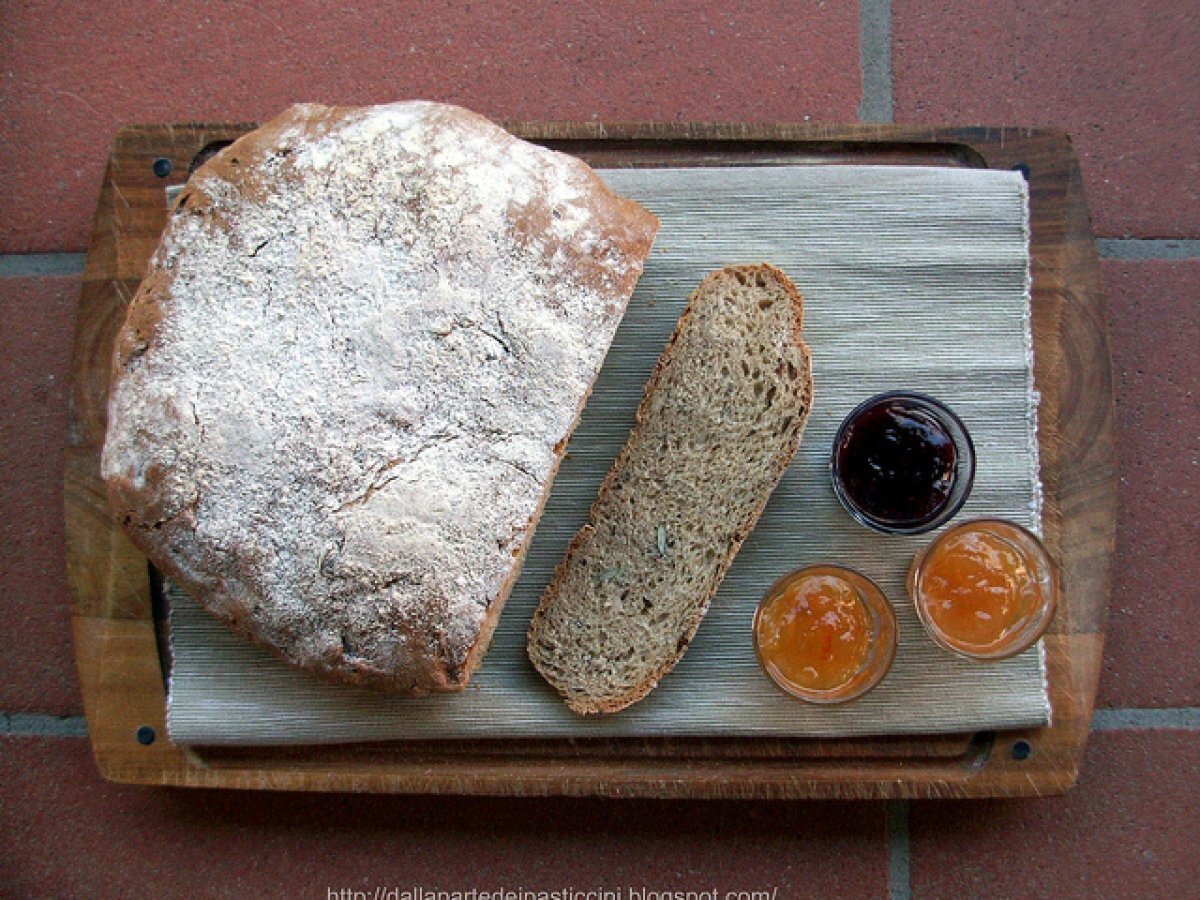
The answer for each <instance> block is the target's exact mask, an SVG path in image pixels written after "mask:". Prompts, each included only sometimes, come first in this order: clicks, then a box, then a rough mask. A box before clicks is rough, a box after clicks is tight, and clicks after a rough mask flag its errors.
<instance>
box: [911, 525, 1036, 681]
mask: <svg viewBox="0 0 1200 900" xmlns="http://www.w3.org/2000/svg"><path fill="white" fill-rule="evenodd" d="M908 593H909V596H910V597H911V598H912V601H913V604H914V605H915V607H916V611H917V615H918V616H919V617H920V619H921V622H922V624H924V626H925V630H926V631H928V632H929V635H930V637H932V638H933V639H934V640H935V641H936V642H937V643H938V644H940V645H941V646H943V647H945V648H946V649H947V650H951V651H953V652H955V653H959V654H961V655H963V656H969V657H972V658H975V659H1002V658H1004V657H1007V656H1015V655H1016V654H1018V653H1020V652H1021V651H1023V650H1026V649H1028V648H1029V647H1031V646H1033V644H1035V643H1036V642H1037V640H1038V638H1040V637H1041V636H1042V633H1043V632H1044V631H1045V630H1046V627H1047V626H1048V625H1049V624H1050V620H1051V619H1052V618H1053V616H1054V608H1055V606H1056V605H1057V603H1058V576H1057V573H1056V571H1055V568H1054V563H1053V562H1052V561H1051V559H1050V556H1049V554H1048V553H1047V552H1046V548H1045V547H1043V546H1042V543H1041V541H1039V540H1038V539H1037V538H1036V537H1035V536H1034V535H1033V534H1031V533H1030V532H1028V531H1026V530H1025V529H1024V528H1021V527H1020V526H1019V525H1015V524H1013V523H1011V522H1005V521H1002V520H999V519H976V520H975V521H971V522H964V523H962V524H961V525H958V526H956V527H954V528H951V529H950V530H948V531H946V532H945V533H943V534H942V535H941V536H940V537H939V538H938V539H937V540H935V541H934V542H933V543H932V544H930V545H929V546H928V547H927V548H926V549H925V550H924V551H923V552H922V553H918V554H917V556H916V557H915V558H914V559H913V562H912V566H911V567H910V569H909V573H908Z"/></svg>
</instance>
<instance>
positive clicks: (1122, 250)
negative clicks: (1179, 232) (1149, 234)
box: [1096, 238, 1200, 259]
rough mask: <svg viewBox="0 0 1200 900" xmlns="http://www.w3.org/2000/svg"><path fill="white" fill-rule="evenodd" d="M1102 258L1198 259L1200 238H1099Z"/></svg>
mask: <svg viewBox="0 0 1200 900" xmlns="http://www.w3.org/2000/svg"><path fill="white" fill-rule="evenodd" d="M1096 252H1097V253H1098V254H1099V255H1100V257H1101V258H1102V259H1196V258H1197V257H1200V240H1192V239H1188V240H1172V239H1167V238H1097V240H1096Z"/></svg>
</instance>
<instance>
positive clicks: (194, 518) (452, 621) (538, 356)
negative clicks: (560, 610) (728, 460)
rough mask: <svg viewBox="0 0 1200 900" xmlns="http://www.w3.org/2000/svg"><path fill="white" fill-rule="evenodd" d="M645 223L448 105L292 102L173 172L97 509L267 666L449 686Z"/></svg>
mask: <svg viewBox="0 0 1200 900" xmlns="http://www.w3.org/2000/svg"><path fill="white" fill-rule="evenodd" d="M657 226H658V223H657V220H656V219H655V218H654V217H653V216H652V215H651V214H650V213H649V212H647V211H646V210H645V209H643V208H642V207H641V206H639V205H638V204H636V203H634V202H632V201H629V200H624V199H622V198H619V197H617V196H616V195H614V194H612V193H611V192H610V191H608V190H607V189H606V188H605V187H604V186H603V184H602V183H601V182H600V180H599V179H598V178H597V177H596V175H595V174H594V173H593V172H592V171H591V170H590V169H588V168H587V167H586V166H585V165H584V164H583V163H581V162H579V161H578V160H575V159H573V158H571V157H568V156H565V155H563V154H559V153H554V152H551V151H549V150H546V149H543V148H540V147H536V146H534V145H531V144H528V143H525V142H523V141H520V140H518V139H516V138H514V137H512V136H511V135H509V134H507V133H506V132H504V131H503V130H501V129H500V128H498V127H496V126H495V125H493V124H492V123H490V122H488V121H487V120H486V119H483V118H481V117H480V116H477V115H475V114H473V113H470V112H467V111H466V110H463V109H459V108H457V107H452V106H445V105H441V104H435V103H425V102H409V103H397V104H392V105H389V106H380V107H365V108H331V107H324V106H316V105H300V106H295V107H292V108H291V109H290V110H288V111H287V112H285V113H284V114H283V115H281V116H279V117H278V118H276V119H275V120H273V121H271V122H269V123H268V124H266V125H264V126H263V127H262V128H260V129H258V130H257V131H255V132H253V133H251V134H249V135H247V136H246V137H244V138H242V139H241V140H239V141H237V142H236V143H234V144H233V145H232V146H230V147H228V148H226V149H225V150H223V151H222V152H221V153H220V154H218V155H217V156H216V157H214V158H213V159H212V160H210V161H209V162H208V163H206V164H205V165H204V166H202V167H201V168H200V169H198V170H197V171H196V172H195V174H193V176H192V178H191V180H190V181H189V183H188V186H187V188H186V189H185V190H184V192H183V193H182V194H181V195H180V197H179V200H178V201H177V206H176V208H175V210H174V213H173V216H172V219H171V221H170V223H169V225H168V227H167V229H166V231H165V233H164V235H163V239H162V242H161V244H160V246H159V248H158V250H157V252H156V253H155V255H154V257H153V259H152V260H151V263H150V267H149V271H148V273H147V276H146V278H145V280H144V281H143V283H142V286H141V288H140V290H139V291H138V293H137V296H136V297H135V298H134V300H133V302H132V303H131V304H130V308H129V312H128V317H127V320H126V322H125V324H124V327H123V328H122V330H121V331H120V333H119V334H118V337H117V343H116V353H115V361H114V365H115V377H114V382H113V388H112V393H111V396H110V402H109V422H108V434H107V439H106V442H105V446H104V454H103V459H102V472H103V475H104V478H105V479H106V481H107V484H108V489H109V497H110V501H111V503H112V505H113V508H114V510H115V512H116V514H117V516H118V517H119V519H120V521H121V523H122V524H123V526H124V527H125V528H126V530H127V531H128V532H129V534H130V536H131V537H132V539H133V540H134V542H135V543H136V544H137V545H138V546H139V547H140V548H141V549H142V550H143V551H144V552H146V554H147V555H148V556H149V557H150V559H151V560H152V561H153V562H154V563H155V564H156V565H158V566H159V567H160V568H162V569H163V570H164V571H166V572H167V573H169V574H170V575H171V576H173V577H174V578H176V579H177V580H179V581H180V582H181V583H182V584H183V585H184V586H185V587H186V588H187V589H188V590H189V591H190V592H191V593H192V594H193V595H194V596H195V597H196V598H197V599H198V600H199V602H200V603H202V604H203V605H204V606H205V607H206V608H207V609H208V610H209V611H210V612H212V613H213V614H215V615H216V616H218V617H220V618H221V619H223V620H225V621H226V622H228V623H229V624H231V625H232V626H233V627H235V628H236V629H238V630H239V631H241V632H244V633H245V634H247V635H249V636H251V637H253V638H254V639H256V640H257V641H259V642H261V643H262V644H264V645H265V646H267V647H269V648H271V649H273V650H275V651H276V652H278V653H279V654H281V655H282V656H283V657H285V658H286V659H288V660H290V661H291V662H293V663H295V664H297V665H300V666H303V667H305V668H308V669H311V670H313V671H316V672H318V673H320V674H322V675H324V676H327V677H331V678H335V679H337V680H342V681H348V682H352V683H359V684H367V685H372V686H376V687H382V688H387V689H391V690H396V691H401V692H409V693H424V692H428V691H438V690H456V689H461V688H462V687H463V686H464V685H465V684H466V683H467V680H468V678H469V677H470V674H471V673H472V671H474V669H475V668H476V667H477V666H478V664H479V661H480V659H481V658H482V655H483V652H484V651H485V650H486V647H487V643H488V641H489V639H490V637H491V632H492V629H493V628H494V626H495V623H496V619H497V617H498V615H499V612H500V609H501V607H502V605H503V603H504V600H505V598H506V597H507V595H508V592H509V589H510V588H511V586H512V583H513V581H514V580H515V579H516V575H517V573H518V571H519V569H520V565H521V562H522V560H523V557H524V553H525V549H526V548H527V546H528V543H529V539H530V537H531V536H532V533H533V529H534V525H535V523H536V521H537V518H538V516H539V515H540V512H541V508H542V506H543V504H544V502H545V499H546V495H547V493H548V490H549V485H550V482H551V480H552V478H553V475H554V472H555V470H556V468H557V466H558V463H559V460H560V459H561V456H562V452H563V449H564V447H565V445H566V442H567V439H568V437H569V435H570V433H571V430H572V429H573V427H574V424H575V421H576V420H577V418H578V415H579V412H580V410H581V409H582V406H583V403H584V401H585V399H586V396H587V393H588V391H589V390H590V388H591V384H592V382H593V380H594V379H595V376H596V374H597V372H598V370H599V368H600V365H601V363H602V362H603V359H604V356H605V353H606V352H607V349H608V346H609V344H610V343H611V341H612V337H613V334H614V332H615V330H616V327H617V325H618V323H619V322H620V320H621V317H622V315H623V314H624V310H625V306H626V304H627V302H628V300H629V296H630V294H631V293H632V292H633V288H634V285H635V284H636V282H637V279H638V276H639V275H640V274H641V268H642V263H643V261H644V260H645V257H646V255H647V254H648V253H649V250H650V245H651V243H652V241H653V238H654V233H655V231H656V229H657Z"/></svg>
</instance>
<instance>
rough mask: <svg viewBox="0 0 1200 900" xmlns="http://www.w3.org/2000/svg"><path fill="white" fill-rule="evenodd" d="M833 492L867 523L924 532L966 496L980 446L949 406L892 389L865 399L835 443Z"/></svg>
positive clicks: (954, 510) (939, 522)
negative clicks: (976, 451) (976, 453)
mask: <svg viewBox="0 0 1200 900" xmlns="http://www.w3.org/2000/svg"><path fill="white" fill-rule="evenodd" d="M830 470H831V474H832V476H833V490H834V493H835V494H836V495H837V498H838V500H839V501H841V504H842V506H844V507H845V508H846V511H847V512H849V513H850V515H852V516H853V517H854V518H855V519H857V520H858V521H859V522H861V523H862V524H864V525H866V526H868V527H869V528H874V529H875V530H877V531H883V532H887V533H889V534H920V533H921V532H924V531H930V530H932V529H934V528H937V527H938V526H939V525H942V524H944V523H945V522H947V521H948V520H949V519H950V518H951V517H952V516H953V515H954V514H955V513H957V512H958V511H959V510H960V509H961V508H962V505H963V503H965V502H966V499H967V495H968V494H970V492H971V482H972V480H973V479H974V476H975V450H974V447H973V446H972V445H971V437H970V435H969V434H968V433H967V429H966V427H965V426H964V425H963V423H962V421H961V420H960V419H959V418H958V416H956V415H955V414H954V413H953V412H952V411H951V410H950V409H949V408H948V407H947V406H945V404H942V403H939V402H938V401H937V400H934V399H933V398H932V397H927V396H925V395H923V394H916V393H911V392H907V391H890V392H888V393H886V394H879V395H878V396H875V397H872V398H871V399H869V400H867V401H865V402H864V403H861V404H859V405H858V406H857V407H855V408H854V410H853V411H851V413H850V414H849V415H848V416H846V419H845V421H843V422H842V426H841V428H839V429H838V433H837V436H836V437H835V438H834V442H833V456H832V459H831V460H830Z"/></svg>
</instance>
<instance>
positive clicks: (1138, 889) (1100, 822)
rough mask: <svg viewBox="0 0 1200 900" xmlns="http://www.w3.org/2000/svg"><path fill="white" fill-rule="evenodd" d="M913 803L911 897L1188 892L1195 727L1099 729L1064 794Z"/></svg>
mask: <svg viewBox="0 0 1200 900" xmlns="http://www.w3.org/2000/svg"><path fill="white" fill-rule="evenodd" d="M910 812H911V820H910V853H911V879H912V893H913V896H914V897H921V898H937V897H950V898H960V897H1194V896H1195V895H1196V885H1197V884H1200V855H1198V854H1197V853H1196V833H1197V830H1198V829H1200V733H1197V732H1196V731H1127V732H1098V733H1095V734H1093V735H1092V736H1091V739H1090V744H1089V747H1088V751H1087V756H1086V759H1085V762H1084V768H1083V775H1082V778H1081V779H1080V782H1079V784H1078V786H1077V787H1076V788H1075V789H1074V790H1073V791H1072V792H1071V793H1069V794H1067V795H1066V796H1065V797H1048V798H1045V799H1039V800H1011V801H990V802H936V803H935V802H928V803H913V804H912V805H911V807H910Z"/></svg>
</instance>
